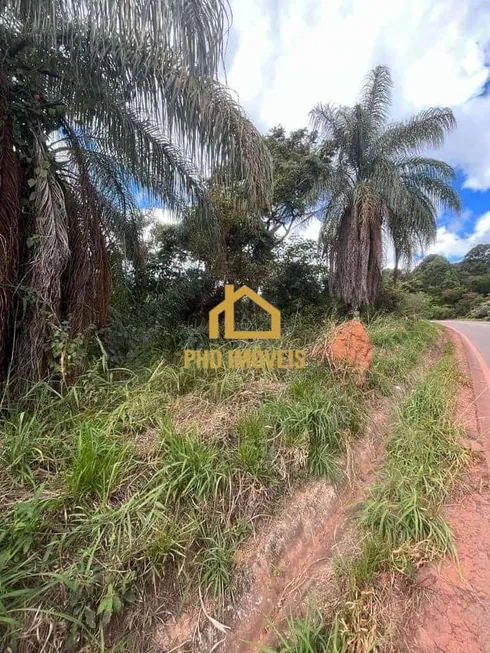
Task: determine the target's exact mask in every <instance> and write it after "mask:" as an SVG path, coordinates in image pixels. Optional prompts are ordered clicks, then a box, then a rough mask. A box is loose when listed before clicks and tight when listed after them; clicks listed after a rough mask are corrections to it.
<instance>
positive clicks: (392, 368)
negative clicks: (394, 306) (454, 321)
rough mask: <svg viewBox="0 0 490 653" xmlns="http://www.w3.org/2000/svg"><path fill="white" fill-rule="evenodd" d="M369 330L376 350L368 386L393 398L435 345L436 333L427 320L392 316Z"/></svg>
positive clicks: (369, 327)
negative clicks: (425, 352) (425, 354)
mask: <svg viewBox="0 0 490 653" xmlns="http://www.w3.org/2000/svg"><path fill="white" fill-rule="evenodd" d="M368 329H369V334H370V336H371V339H372V343H373V345H374V346H375V353H374V360H373V367H372V371H371V376H370V379H369V383H370V385H371V386H372V387H374V388H376V389H377V390H378V391H379V392H381V393H382V394H386V395H389V394H392V393H393V392H395V391H396V387H398V388H399V387H400V385H401V384H402V383H404V382H405V381H406V379H407V376H408V374H409V372H410V371H411V370H412V369H413V367H414V366H415V364H416V363H417V362H418V360H419V359H420V356H421V354H422V352H423V351H424V350H425V349H426V348H427V346H428V345H429V344H430V343H432V342H434V340H435V338H436V335H437V329H436V327H435V326H434V325H433V324H430V322H426V321H424V320H419V319H409V318H405V319H400V318H395V317H389V316H384V317H380V318H378V319H376V320H374V321H373V322H372V323H371V324H369V326H368Z"/></svg>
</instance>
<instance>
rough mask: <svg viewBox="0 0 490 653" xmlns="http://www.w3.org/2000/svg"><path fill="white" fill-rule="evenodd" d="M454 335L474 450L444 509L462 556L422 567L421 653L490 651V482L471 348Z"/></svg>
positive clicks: (463, 410)
mask: <svg viewBox="0 0 490 653" xmlns="http://www.w3.org/2000/svg"><path fill="white" fill-rule="evenodd" d="M449 336H450V337H451V340H452V341H453V343H454V346H455V351H456V356H457V358H458V361H459V363H460V366H461V369H462V371H463V373H464V375H465V377H466V383H465V385H463V386H462V388H461V393H460V397H459V402H458V404H459V411H458V419H459V420H460V422H461V423H462V425H463V426H464V428H465V431H466V437H467V445H468V447H469V448H471V450H472V451H473V452H474V454H475V455H474V456H473V464H472V466H471V468H470V470H469V473H468V476H467V483H468V485H467V488H466V490H465V491H464V492H463V493H462V494H461V496H459V497H456V498H455V500H454V501H453V503H452V505H450V506H448V507H447V509H446V511H445V518H446V520H447V522H448V523H449V525H450V526H451V528H452V530H453V533H454V542H455V545H456V549H457V554H458V559H457V560H452V559H450V558H446V559H444V560H443V561H442V563H441V564H440V565H438V566H435V565H434V566H429V567H427V568H425V569H424V570H423V571H421V572H420V575H419V580H418V584H419V586H420V587H421V588H422V589H423V590H424V600H423V602H422V608H421V610H420V611H419V612H418V613H416V614H415V615H414V617H413V620H412V628H410V629H408V632H410V631H411V632H412V633H415V634H414V635H413V636H412V637H411V638H410V639H409V640H408V649H409V650H411V651H414V652H417V653H439V652H441V653H442V652H444V653H489V651H490V484H489V470H488V464H487V460H486V458H485V455H484V453H483V446H482V438H483V435H484V434H483V433H481V432H479V428H478V424H479V423H478V419H477V412H476V410H477V402H476V401H475V399H476V397H475V392H474V386H473V384H472V378H471V370H470V367H469V364H468V358H467V352H466V350H465V347H464V345H463V342H462V341H461V339H460V337H459V336H458V335H457V334H456V333H455V332H453V331H450V332H449Z"/></svg>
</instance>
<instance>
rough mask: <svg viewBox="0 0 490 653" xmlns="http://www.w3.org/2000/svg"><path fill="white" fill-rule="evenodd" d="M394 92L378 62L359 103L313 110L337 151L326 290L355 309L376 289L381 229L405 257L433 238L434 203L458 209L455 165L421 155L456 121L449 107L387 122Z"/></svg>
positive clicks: (328, 192) (328, 191)
mask: <svg viewBox="0 0 490 653" xmlns="http://www.w3.org/2000/svg"><path fill="white" fill-rule="evenodd" d="M391 95H392V80H391V75H390V72H389V70H388V69H387V68H385V67H383V66H378V67H377V68H375V69H374V70H373V71H372V72H371V73H370V75H369V76H368V79H367V82H366V85H365V87H364V89H363V92H362V95H361V98H360V101H359V102H358V104H356V105H355V106H353V107H344V106H340V107H334V106H330V105H322V104H319V105H318V106H317V107H315V109H314V110H313V111H312V124H313V128H314V129H315V130H317V131H318V134H319V136H320V138H321V139H323V142H324V143H329V144H330V143H332V144H333V147H334V151H335V155H334V158H333V172H332V174H331V175H329V176H328V177H327V179H326V181H325V184H324V193H325V196H326V199H327V203H326V206H325V211H324V221H323V228H322V234H321V237H322V239H323V242H324V243H325V247H326V249H327V251H328V254H329V257H330V264H331V269H332V274H331V288H332V291H333V292H334V293H335V294H336V295H338V296H339V297H340V298H342V299H343V300H344V301H345V302H346V303H347V304H348V305H349V306H350V307H351V308H352V309H354V310H357V309H358V308H359V307H360V306H362V305H363V304H367V303H371V302H373V301H374V300H375V299H376V298H377V296H378V294H379V290H380V283H381V269H382V263H383V234H386V235H387V236H388V237H390V238H391V240H392V242H393V244H394V247H395V252H396V256H397V262H398V261H399V260H400V259H402V258H406V259H410V258H411V256H412V254H413V252H414V251H415V250H416V249H419V248H423V247H425V246H426V245H427V244H428V243H430V242H431V241H432V240H433V239H434V238H435V234H436V214H437V208H438V207H442V208H446V209H451V210H453V209H454V210H459V209H460V202H459V198H458V195H457V193H456V191H455V190H454V189H453V188H452V187H451V182H452V180H453V178H454V172H453V170H452V168H451V167H450V166H449V165H447V164H445V163H443V162H441V161H438V160H435V159H430V158H427V157H424V156H421V155H420V154H419V152H420V150H421V149H423V148H426V147H430V146H432V147H438V146H440V145H442V143H443V140H444V135H445V134H446V132H447V131H448V130H450V129H451V128H452V127H454V125H455V120H454V116H453V113H452V111H451V110H450V109H426V110H424V111H422V112H421V113H420V114H418V115H416V116H414V117H412V118H409V119H408V120H406V121H404V122H399V123H394V124H390V123H388V115H389V109H390V104H391Z"/></svg>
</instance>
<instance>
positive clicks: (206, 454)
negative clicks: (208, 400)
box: [161, 434, 230, 502]
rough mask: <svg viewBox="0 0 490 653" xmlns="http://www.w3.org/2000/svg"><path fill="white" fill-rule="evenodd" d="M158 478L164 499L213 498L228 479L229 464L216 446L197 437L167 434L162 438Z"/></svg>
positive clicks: (196, 500) (196, 499)
mask: <svg viewBox="0 0 490 653" xmlns="http://www.w3.org/2000/svg"><path fill="white" fill-rule="evenodd" d="M162 446H163V461H162V465H161V477H162V478H163V479H165V487H166V497H167V501H168V500H169V499H172V500H173V501H177V500H186V499H189V500H193V501H195V502H198V501H199V500H200V499H207V498H211V497H216V496H217V495H218V493H219V492H220V491H221V490H223V489H224V488H225V487H226V485H227V483H228V482H229V474H230V470H229V467H227V466H226V462H225V460H224V459H223V455H222V453H221V452H220V451H219V449H218V448H217V447H215V446H212V445H206V444H204V443H203V442H201V441H200V440H199V439H198V437H197V436H194V435H191V434H188V435H179V434H175V435H170V436H167V437H165V438H164V440H163V444H162Z"/></svg>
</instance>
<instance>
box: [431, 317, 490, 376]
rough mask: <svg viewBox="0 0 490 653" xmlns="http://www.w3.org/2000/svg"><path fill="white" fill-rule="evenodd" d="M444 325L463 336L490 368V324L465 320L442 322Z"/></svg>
mask: <svg viewBox="0 0 490 653" xmlns="http://www.w3.org/2000/svg"><path fill="white" fill-rule="evenodd" d="M441 324H446V325H447V326H449V327H452V328H453V329H456V330H457V331H459V332H460V333H462V334H464V335H465V336H466V337H467V338H468V339H469V340H470V341H471V342H472V343H473V345H474V346H475V347H476V349H478V351H479V352H480V354H481V355H482V357H483V358H484V359H485V362H486V363H487V365H488V366H489V367H490V322H471V321H465V320H444V321H441Z"/></svg>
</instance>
